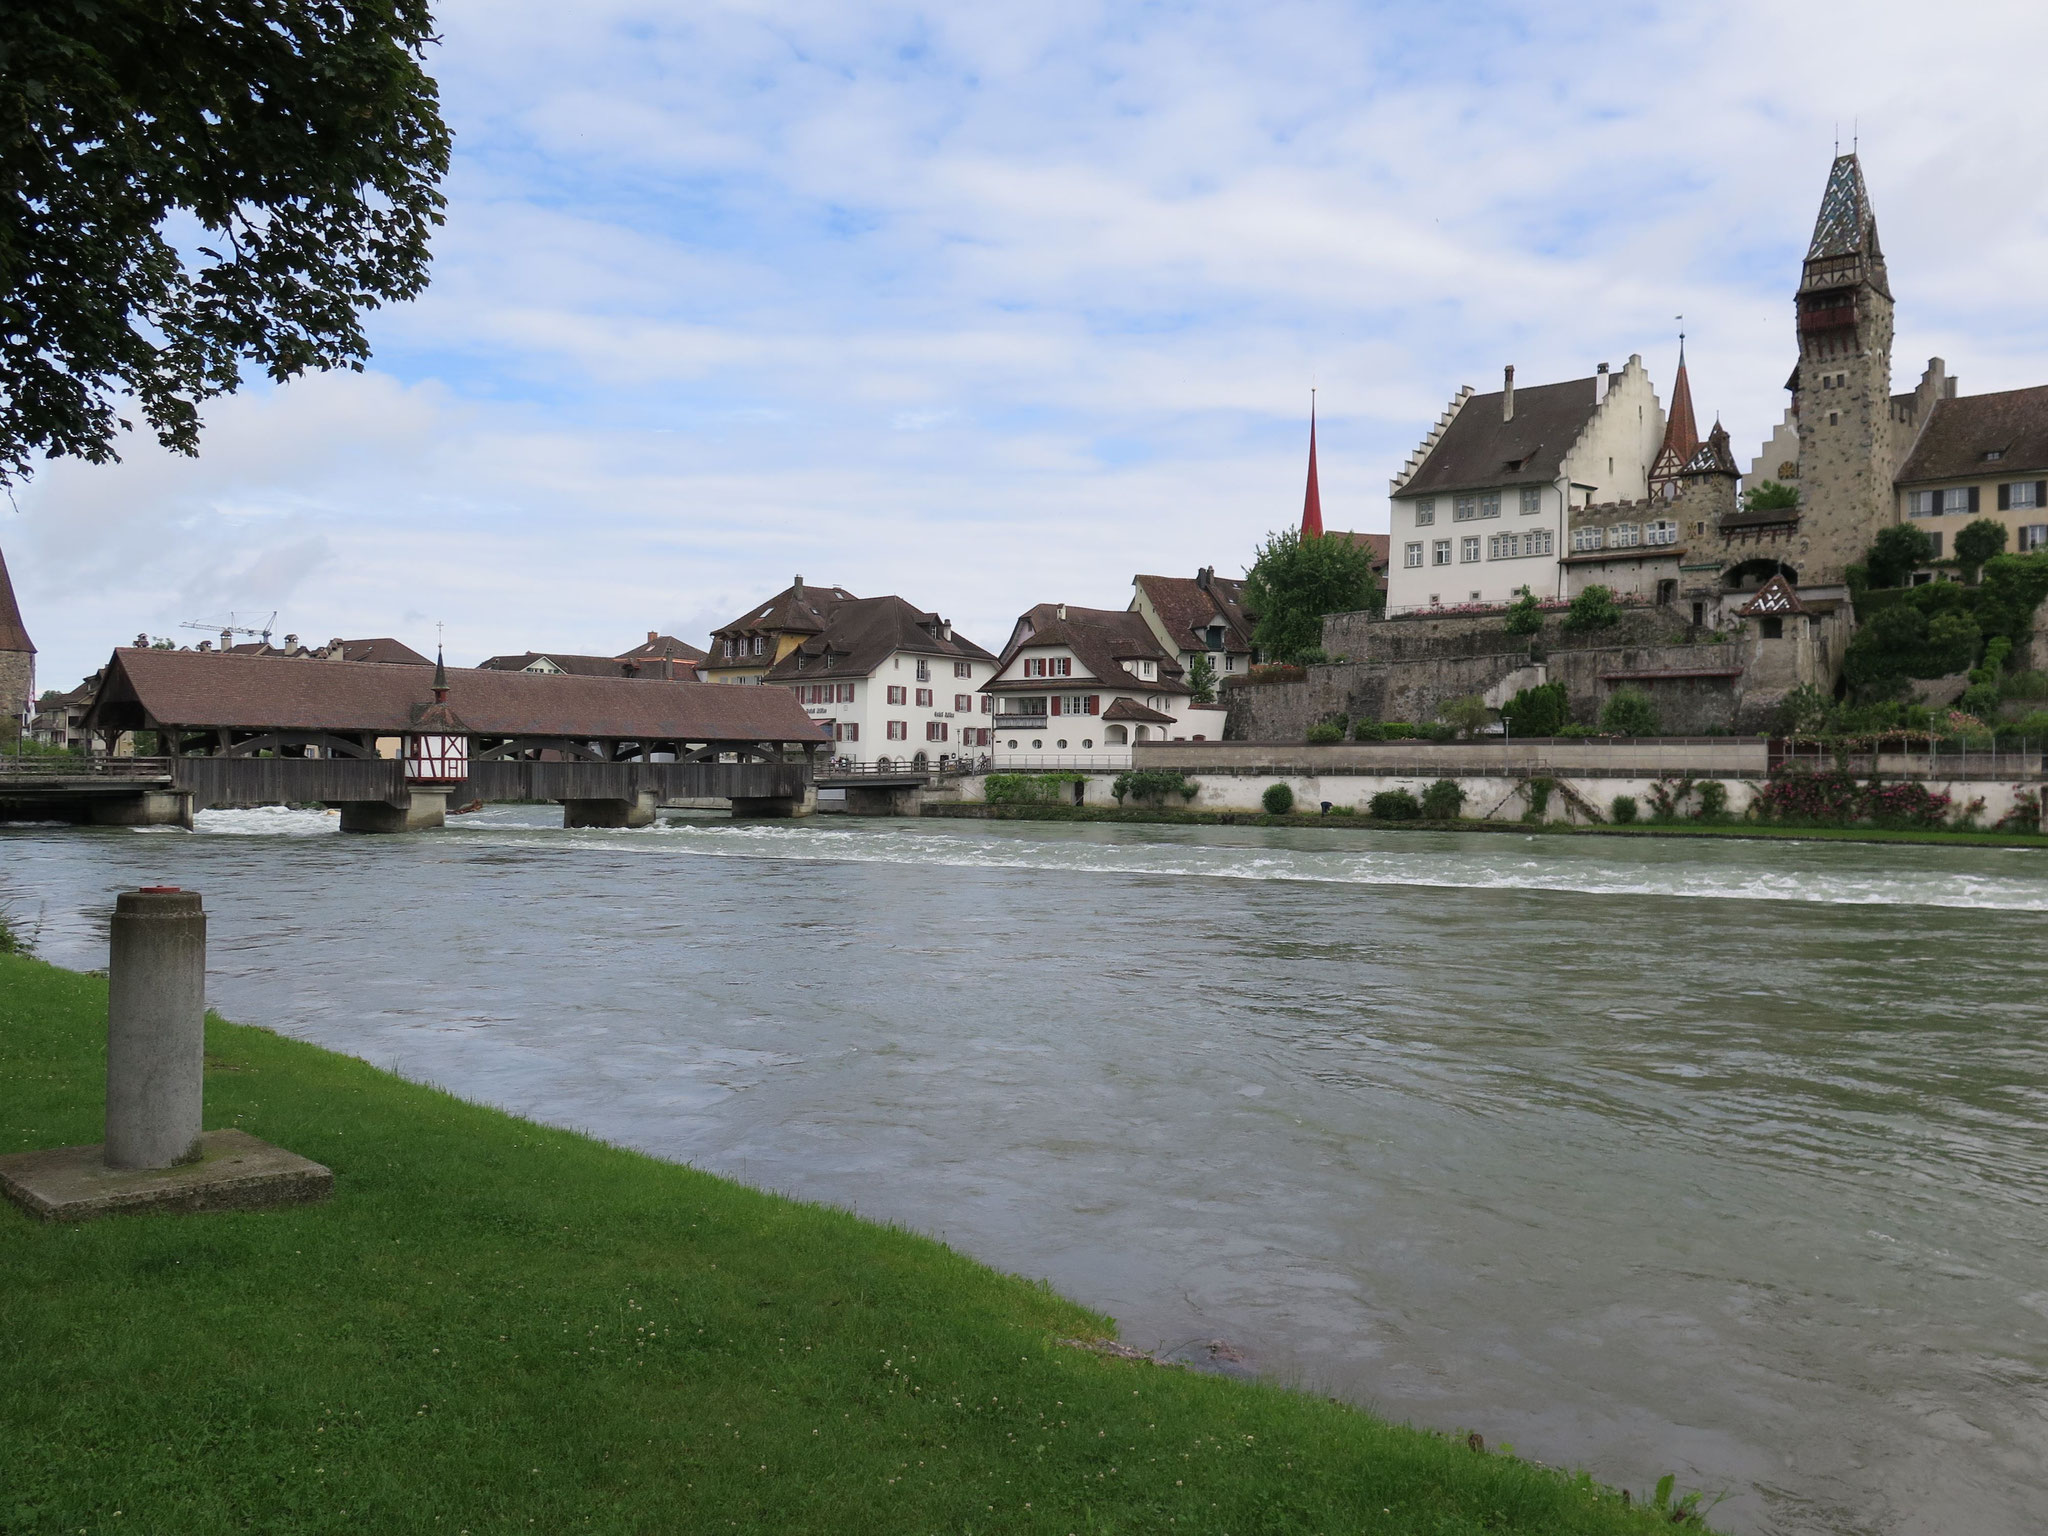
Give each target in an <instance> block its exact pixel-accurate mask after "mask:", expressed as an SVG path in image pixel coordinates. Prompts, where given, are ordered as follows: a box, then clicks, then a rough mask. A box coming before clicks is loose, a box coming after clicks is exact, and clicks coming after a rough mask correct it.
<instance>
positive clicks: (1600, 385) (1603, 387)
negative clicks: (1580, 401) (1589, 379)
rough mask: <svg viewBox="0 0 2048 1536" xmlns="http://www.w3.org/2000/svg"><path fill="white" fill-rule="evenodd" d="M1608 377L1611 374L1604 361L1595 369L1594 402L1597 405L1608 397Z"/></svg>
mask: <svg viewBox="0 0 2048 1536" xmlns="http://www.w3.org/2000/svg"><path fill="white" fill-rule="evenodd" d="M1608 378H1609V375H1608V372H1607V365H1606V364H1605V363H1602V364H1601V365H1600V366H1599V367H1598V368H1595V369H1594V370H1593V403H1594V404H1595V405H1598V404H1599V403H1600V402H1601V401H1603V400H1605V399H1606V398H1607V381H1608Z"/></svg>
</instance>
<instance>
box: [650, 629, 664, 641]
mask: <svg viewBox="0 0 2048 1536" xmlns="http://www.w3.org/2000/svg"><path fill="white" fill-rule="evenodd" d="M660 638H661V632H660V631H659V630H653V629H650V630H649V631H647V643H648V644H649V645H652V644H654V642H655V641H657V640H659V639H660Z"/></svg>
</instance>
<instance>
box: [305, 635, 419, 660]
mask: <svg viewBox="0 0 2048 1536" xmlns="http://www.w3.org/2000/svg"><path fill="white" fill-rule="evenodd" d="M340 644H341V659H342V660H343V661H375V662H383V663H386V664H390V665H397V666H407V667H424V666H430V665H432V663H430V662H429V661H428V660H427V658H426V657H424V656H422V655H421V654H420V653H419V652H418V651H416V650H414V649H413V648H412V647H411V646H409V645H407V644H406V643H405V642H404V641H403V640H393V639H392V638H391V637H390V636H389V635H383V636H379V637H378V638H376V639H374V640H343V641H341V642H340ZM330 649H331V647H330Z"/></svg>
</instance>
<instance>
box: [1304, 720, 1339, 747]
mask: <svg viewBox="0 0 2048 1536" xmlns="http://www.w3.org/2000/svg"><path fill="white" fill-rule="evenodd" d="M1343 739H1344V722H1343V721H1342V720H1324V721H1322V722H1321V723H1319V724H1316V725H1312V726H1310V727H1309V728H1308V744H1309V745H1310V746H1312V747H1326V746H1328V745H1329V744H1330V743H1331V742H1333V741H1342V740H1343Z"/></svg>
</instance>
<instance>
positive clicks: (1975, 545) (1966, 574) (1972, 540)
mask: <svg viewBox="0 0 2048 1536" xmlns="http://www.w3.org/2000/svg"><path fill="white" fill-rule="evenodd" d="M2006 537H2007V535H2006V531H2005V524H2003V523H2001V522H2000V521H1998V519H1997V518H1995V517H1980V518H1978V519H1977V520H1976V521H1975V522H1973V523H1969V524H1967V525H1965V526H1964V527H1962V528H1960V529H1958V530H1957V532H1956V546H1955V548H1956V564H1957V565H1959V566H1961V567H1962V569H1963V579H1964V580H1965V581H1967V582H1969V583H1970V585H1972V586H1975V585H1976V584H1977V573H1978V572H1979V571H1981V570H1983V569H1984V563H1985V562H1986V561H1987V560H1989V559H1991V558H1992V557H1993V556H1995V555H2002V554H2004V553H2005V541H2006Z"/></svg>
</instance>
